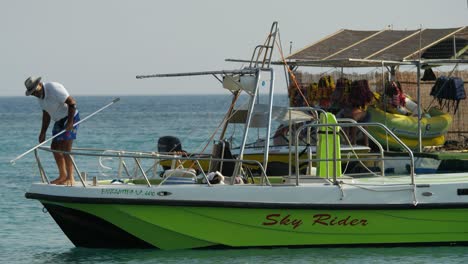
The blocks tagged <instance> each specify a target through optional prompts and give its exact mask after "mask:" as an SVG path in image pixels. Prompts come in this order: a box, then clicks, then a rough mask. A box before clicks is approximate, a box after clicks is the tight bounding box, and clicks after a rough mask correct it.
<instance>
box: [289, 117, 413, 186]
mask: <svg viewBox="0 0 468 264" xmlns="http://www.w3.org/2000/svg"><path fill="white" fill-rule="evenodd" d="M363 125H365V126H376V127H380V128H382V129H383V130H385V131H386V132H387V133H388V134H389V135H390V136H391V137H393V138H394V139H395V140H396V141H397V142H398V143H399V144H400V146H401V147H402V148H403V149H404V150H405V151H406V152H407V153H408V155H409V159H410V177H411V184H412V185H414V184H415V173H414V154H413V152H412V151H411V149H410V148H409V147H408V146H407V145H406V144H405V143H404V142H403V141H402V140H401V139H399V138H398V137H397V136H396V135H395V134H394V133H393V132H392V131H391V130H390V129H389V128H388V127H386V126H385V125H383V124H381V123H340V124H306V125H303V126H301V127H299V128H298V129H297V131H296V135H295V137H296V148H295V154H296V164H299V158H298V157H299V152H298V149H299V148H298V146H297V141H298V139H299V135H300V133H301V131H302V130H304V129H305V128H307V127H316V128H320V127H334V129H333V130H334V131H335V130H336V129H335V127H358V128H359V127H361V126H363ZM325 133H327V134H328V131H325ZM371 138H372V137H371ZM335 140H336V134H334V141H335ZM381 150H382V149H381ZM382 157H383V155H382ZM319 160H322V161H323V160H324V159H319ZM340 160H341V159H340ZM325 161H332V162H333V163H334V164H336V162H337V161H338V159H336V158H333V159H328V157H327V158H326V159H325ZM296 166H298V165H296ZM382 170H384V168H382ZM328 175H329V174H328V172H327V176H328ZM296 176H297V177H299V172H296ZM334 182H335V183H336V179H334Z"/></svg>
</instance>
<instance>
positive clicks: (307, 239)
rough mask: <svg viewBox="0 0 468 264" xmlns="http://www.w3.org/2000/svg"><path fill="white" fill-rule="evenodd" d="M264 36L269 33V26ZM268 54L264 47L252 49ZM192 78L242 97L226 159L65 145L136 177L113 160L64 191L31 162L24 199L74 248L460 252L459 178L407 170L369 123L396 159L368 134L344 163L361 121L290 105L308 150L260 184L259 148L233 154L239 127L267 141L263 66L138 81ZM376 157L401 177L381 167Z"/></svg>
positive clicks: (464, 209) (269, 80)
mask: <svg viewBox="0 0 468 264" xmlns="http://www.w3.org/2000/svg"><path fill="white" fill-rule="evenodd" d="M272 31H273V33H275V27H272ZM271 35H275V34H271ZM272 43H274V40H273V42H272ZM272 46H273V44H271V45H270V46H265V47H264V50H267V51H268V50H269V49H271V48H272ZM253 57H254V56H253ZM270 60H271V57H270ZM267 61H268V60H267ZM196 74H198V75H220V76H221V77H220V78H219V80H222V83H223V87H224V88H227V89H228V90H229V91H231V92H232V93H233V94H234V95H235V96H237V95H238V94H239V93H245V94H247V96H248V98H249V100H248V107H247V115H246V118H245V124H244V129H243V130H242V131H241V141H242V142H241V145H240V149H239V152H238V154H237V156H236V157H235V158H229V157H221V156H217V155H211V156H209V157H206V156H205V157H200V158H198V159H199V160H196V159H195V158H193V157H184V156H183V155H178V154H177V153H176V154H174V155H169V154H161V153H144V152H138V153H135V152H128V151H107V152H102V151H93V150H80V149H75V150H74V151H73V152H72V153H71V154H72V155H73V157H74V158H75V160H76V169H77V171H78V170H79V169H78V167H79V165H80V164H79V159H80V157H81V156H83V155H86V156H97V157H99V156H101V157H107V158H108V157H114V158H116V159H133V160H134V161H135V162H136V164H137V165H138V167H139V168H140V170H141V173H140V175H142V178H141V179H135V178H134V177H126V176H125V173H124V172H125V171H127V167H126V166H125V164H124V163H121V165H122V166H119V171H118V173H116V174H115V176H114V178H115V180H113V181H111V180H108V181H103V180H98V179H99V178H100V176H99V175H93V174H90V173H88V174H87V177H84V175H85V173H77V174H78V175H79V177H80V182H78V184H76V185H75V186H72V187H69V186H61V185H54V184H50V183H49V180H48V177H47V173H46V172H45V171H44V169H43V166H42V165H41V161H40V160H39V158H38V155H36V158H37V162H38V164H39V170H40V174H41V178H42V181H41V182H39V183H34V184H32V186H31V188H30V189H29V191H28V192H27V193H26V197H27V198H29V199H35V200H38V201H39V202H40V203H42V204H43V206H44V207H45V209H46V210H47V212H49V213H50V215H51V216H52V217H53V219H54V220H55V221H56V222H57V224H58V225H59V226H60V228H61V229H62V230H63V232H64V233H65V234H66V235H67V237H68V238H69V239H70V240H71V241H72V242H73V243H74V245H75V246H77V247H91V248H159V249H164V250H171V249H190V248H244V247H309V246H380V245H383V246H400V245H419V244H431V245H434V244H436V245H453V244H457V245H461V244H468V172H467V171H461V172H460V171H456V172H453V171H442V170H437V169H436V170H435V171H433V172H431V173H430V174H419V173H418V174H416V173H415V159H416V158H415V157H414V154H413V153H412V151H411V150H410V149H409V148H408V147H406V146H405V145H404V144H403V142H401V140H399V139H398V138H397V137H396V136H395V135H394V134H393V133H392V132H391V131H390V130H388V129H386V127H385V126H383V125H382V124H378V123H366V124H365V126H378V127H380V128H382V129H385V130H386V131H387V133H388V135H390V136H392V137H394V138H395V141H397V142H399V143H400V144H401V148H402V149H404V150H405V151H404V152H402V154H401V155H398V156H395V155H391V156H387V155H385V154H386V153H385V152H384V151H383V149H382V147H381V146H380V144H379V143H378V142H377V141H375V140H374V139H373V138H372V137H371V136H370V135H369V138H370V139H371V140H373V141H374V142H375V144H376V145H377V146H378V147H379V148H378V150H377V151H376V152H375V153H373V152H372V151H371V152H369V153H368V154H367V155H364V154H365V153H364V154H361V155H359V156H357V155H356V156H352V155H348V156H346V157H344V156H342V155H341V151H340V134H341V131H342V130H341V128H342V127H351V126H355V127H357V128H358V129H363V128H362V127H361V126H360V125H361V124H359V123H352V122H350V123H341V122H340V123H338V122H337V121H336V119H335V117H334V116H333V115H332V114H330V113H325V112H322V111H320V110H319V109H314V108H303V109H297V108H294V109H288V111H290V113H291V114H290V115H289V116H290V119H289V122H290V123H291V124H293V125H297V124H296V123H294V122H295V121H294V118H293V116H294V115H293V113H294V112H295V111H302V113H307V114H309V115H310V120H315V121H316V122H306V123H301V124H302V125H301V126H296V127H298V128H297V133H296V138H297V137H299V133H300V132H301V130H303V131H307V130H308V129H309V128H314V129H311V130H309V131H314V133H317V135H316V136H317V139H318V140H317V146H316V151H314V152H313V153H312V152H311V153H309V155H307V157H306V158H304V157H303V156H301V155H299V154H300V153H298V151H296V150H299V149H302V148H299V147H297V146H296V147H290V148H289V149H290V151H291V154H290V156H291V158H293V159H294V161H295V162H294V163H293V164H295V166H299V164H300V163H304V162H305V163H307V167H308V168H307V169H306V170H302V169H301V170H300V169H299V168H298V167H297V168H296V169H294V168H291V169H290V170H289V171H290V172H289V173H285V174H284V175H281V176H274V177H273V176H272V177H269V175H267V174H266V171H268V160H269V159H268V158H269V153H268V152H264V153H263V162H261V161H258V160H253V161H252V160H247V159H244V158H245V146H246V142H247V141H248V136H249V132H250V131H251V130H255V131H256V132H258V131H263V132H262V133H264V137H263V138H271V135H270V133H271V119H272V109H273V105H272V104H273V103H272V102H273V94H274V71H273V69H272V68H270V67H269V65H267V64H262V63H252V64H251V65H250V67H248V68H245V69H242V70H233V71H213V72H197V73H187V74H165V75H151V76H140V77H141V78H143V77H169V76H181V75H196ZM265 84H266V85H265ZM265 86H266V87H265ZM260 89H262V93H260ZM264 91H267V92H266V94H265V92H264ZM264 95H265V96H266V98H267V100H266V101H267V103H266V105H267V110H266V111H263V110H262V111H256V107H257V105H258V103H259V102H262V100H258V99H259V96H264ZM263 102H264V101H263ZM262 109H264V108H262ZM231 111H235V108H232V109H230V112H231ZM231 113H232V112H231ZM260 115H262V117H261V116H260ZM229 116H232V115H230V114H229V115H227V117H229ZM317 117H319V118H317ZM258 120H261V121H262V122H257V121H258ZM255 122H257V123H256V124H255V125H254V123H255ZM301 122H303V120H301ZM261 124H263V125H261ZM251 128H254V129H251ZM363 131H364V132H365V130H363ZM290 142H298V140H291V141H290ZM263 144H264V146H263V149H270V148H269V147H270V142H269V141H268V140H265V141H264V142H263ZM291 144H292V143H291ZM41 150H42V151H50V150H48V149H46V148H41ZM293 150H294V151H293ZM194 159H195V162H194ZM148 160H149V161H150V162H152V163H154V167H153V168H157V167H158V166H159V165H158V162H160V161H161V160H165V161H166V160H173V161H174V162H172V164H173V167H172V168H171V169H169V170H166V172H165V174H164V175H163V177H160V176H159V175H158V176H153V177H150V176H149V175H148V174H147V173H148V171H145V170H144V169H143V167H142V166H141V162H142V161H146V162H147V161H148ZM185 160H190V161H191V162H190V164H191V165H190V166H184V165H183V164H184V161H185ZM201 161H203V162H206V161H208V162H210V163H211V164H212V166H210V171H212V172H215V171H217V170H220V169H219V168H220V167H219V166H220V164H221V163H223V164H224V166H226V164H227V163H231V164H232V165H233V166H231V167H232V171H231V172H229V174H228V173H224V175H220V173H206V172H205V171H204V170H203V169H197V168H196V164H199V162H201ZM386 161H391V162H388V163H389V164H390V163H392V164H395V163H396V164H399V166H398V167H402V168H405V169H404V170H397V171H395V170H388V167H386ZM351 163H353V164H359V165H360V166H361V167H362V168H363V169H362V170H361V171H359V173H357V172H356V171H354V172H353V173H348V172H347V170H346V167H347V166H348V165H349V164H351ZM248 164H254V165H255V166H256V168H259V169H260V171H261V173H260V174H259V175H249V173H248V169H246V168H248V166H247V165H248ZM80 169H81V168H80ZM81 171H82V172H83V171H85V170H83V169H82V170H81ZM127 172H128V171H127ZM215 179H217V180H216V181H215Z"/></svg>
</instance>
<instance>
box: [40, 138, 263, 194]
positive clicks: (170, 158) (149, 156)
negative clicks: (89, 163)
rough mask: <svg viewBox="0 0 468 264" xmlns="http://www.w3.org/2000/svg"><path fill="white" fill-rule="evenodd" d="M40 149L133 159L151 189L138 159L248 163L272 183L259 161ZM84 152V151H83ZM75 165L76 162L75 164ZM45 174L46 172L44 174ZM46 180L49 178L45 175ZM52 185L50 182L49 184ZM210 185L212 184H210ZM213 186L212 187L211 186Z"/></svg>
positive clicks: (123, 152)
mask: <svg viewBox="0 0 468 264" xmlns="http://www.w3.org/2000/svg"><path fill="white" fill-rule="evenodd" d="M38 149H40V150H44V151H48V152H58V153H64V154H68V155H75V156H90V157H116V158H133V159H135V161H136V164H137V166H138V168H139V170H140V172H141V173H142V175H143V177H144V179H145V181H146V185H147V186H148V187H151V186H152V185H151V183H150V181H149V178H148V177H147V175H146V173H145V171H144V169H143V167H142V166H141V163H140V161H139V160H138V159H164V160H174V161H181V160H185V161H196V162H197V163H198V165H199V166H200V167H201V165H200V163H199V161H202V160H204V161H222V162H235V163H239V164H240V163H246V164H253V165H255V166H258V168H259V169H260V171H261V173H262V178H265V183H266V185H271V182H270V180H269V179H268V176H267V174H266V171H265V169H264V167H263V165H262V163H261V162H259V161H257V160H245V159H220V158H211V157H210V158H203V157H195V158H194V157H183V156H181V155H160V154H159V153H155V152H151V153H150V152H146V153H143V152H139V153H137V152H133V154H125V151H122V150H120V151H117V150H115V151H114V152H115V154H112V153H109V152H107V153H86V152H79V151H76V150H78V148H77V149H75V150H72V151H70V152H67V151H60V150H53V149H50V147H39V148H38ZM81 150H83V149H81ZM86 150H87V151H92V152H96V151H95V150H94V149H86ZM37 161H38V164H39V167H42V165H40V164H41V162H40V160H39V159H37ZM73 163H74V162H73ZM74 166H75V169H76V170H77V172H78V175H79V177H80V180H81V182H82V184H83V186H84V187H86V183H85V181H84V180H83V179H82V177H81V173H80V172H79V170H78V167H77V165H76V163H74ZM44 173H45V172H44ZM203 175H204V177H205V178H206V175H205V174H204V172H203ZM45 177H46V179H48V178H47V176H46V175H45ZM48 183H50V182H48ZM208 185H210V184H208ZM210 186H211V185H210Z"/></svg>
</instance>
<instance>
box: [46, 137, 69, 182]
mask: <svg viewBox="0 0 468 264" xmlns="http://www.w3.org/2000/svg"><path fill="white" fill-rule="evenodd" d="M50 148H51V149H52V150H62V149H61V148H62V146H61V142H60V141H52V144H51V146H50ZM53 153H54V159H55V163H57V168H58V172H59V177H58V178H57V179H55V180H53V181H51V183H52V184H64V183H65V181H66V180H67V170H66V163H65V157H64V155H63V153H60V152H53Z"/></svg>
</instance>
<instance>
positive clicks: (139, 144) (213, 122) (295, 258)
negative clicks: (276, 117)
mask: <svg viewBox="0 0 468 264" xmlns="http://www.w3.org/2000/svg"><path fill="white" fill-rule="evenodd" d="M76 99H77V101H78V108H79V110H80V112H81V118H82V119H83V118H84V117H86V116H87V115H89V114H90V113H93V112H94V111H96V110H97V109H99V108H101V107H102V106H104V105H106V104H108V103H109V102H111V101H112V99H113V97H111V96H100V97H88V96H77V97H76ZM280 100H286V97H285V96H284V97H283V98H280ZM230 102H231V99H230V97H229V96H226V95H224V96H223V95H208V96H141V97H134V96H124V97H121V100H120V102H118V103H116V104H115V105H112V106H110V107H109V108H108V109H105V110H104V111H102V112H101V113H99V114H97V115H95V116H94V117H92V118H90V119H89V120H87V121H85V122H84V123H83V124H82V125H81V127H80V129H79V133H78V139H77V140H76V141H75V144H74V146H75V147H83V148H100V149H124V150H141V151H155V150H156V145H157V139H158V138H159V137H161V136H165V135H175V136H177V137H179V138H180V139H181V141H182V145H183V148H184V149H186V150H188V151H197V150H201V149H200V148H201V147H200V146H204V143H205V142H206V140H207V139H208V138H209V136H210V135H211V134H210V133H211V132H212V131H213V130H214V129H215V128H216V127H217V126H218V124H219V122H220V121H221V119H222V118H223V116H224V114H225V111H226V109H227V107H228V106H229V104H230ZM40 126H41V110H40V109H39V106H38V103H37V102H36V99H35V98H28V97H0V135H1V136H0V176H1V177H0V263H102V264H106V263H139V264H141V263H268V264H271V263H360V264H361V263H467V262H468V247H406V248H403V247H392V248H300V249H297V248H294V249H289V248H274V249H228V250H181V251H160V250H134V249H132V250H105V249H99V250H96V249H84V248H75V247H74V246H73V244H72V243H71V242H70V241H69V240H68V238H67V237H66V236H65V235H64V234H63V233H62V231H61V230H60V228H59V227H58V226H57V225H56V224H55V222H54V221H53V219H52V218H51V217H50V215H49V214H48V213H46V212H43V210H42V206H41V204H40V203H39V202H37V201H35V200H28V199H26V198H25V197H24V194H25V192H26V191H27V190H28V188H29V185H30V184H31V182H34V181H39V174H38V170H37V166H36V164H35V162H34V158H33V157H34V155H33V154H29V155H27V156H25V157H24V158H22V159H20V160H19V161H17V162H16V164H14V165H12V164H10V162H9V161H10V160H11V159H13V158H15V157H16V156H18V155H20V154H21V153H23V152H25V151H26V150H28V149H30V148H31V147H33V146H35V145H36V144H37V138H38V133H39V129H40ZM49 133H50V132H49ZM49 136H50V135H49ZM41 155H42V156H41V159H42V160H43V162H45V163H49V165H47V166H46V167H47V168H46V169H48V171H51V173H54V170H53V169H54V166H55V164H53V163H52V162H53V161H52V157H51V156H52V155H50V153H43V154H41ZM52 165H53V166H52ZM87 165H90V166H93V163H91V162H89V164H87ZM96 172H98V169H97V163H96ZM54 176H55V175H51V177H54ZM187 221H190V219H187ZM200 228H206V229H207V232H209V227H207V226H204V225H203V223H200ZM252 235H255V234H252Z"/></svg>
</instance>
